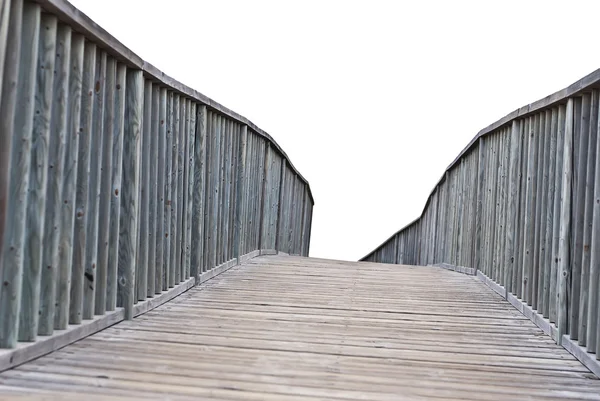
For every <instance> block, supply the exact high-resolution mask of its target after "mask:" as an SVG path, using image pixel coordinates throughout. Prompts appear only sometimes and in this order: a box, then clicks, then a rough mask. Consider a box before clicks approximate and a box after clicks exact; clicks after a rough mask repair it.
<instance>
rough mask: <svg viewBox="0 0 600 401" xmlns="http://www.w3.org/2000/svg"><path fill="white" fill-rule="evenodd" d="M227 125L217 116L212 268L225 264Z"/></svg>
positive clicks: (220, 116) (221, 117)
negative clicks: (224, 214)
mask: <svg viewBox="0 0 600 401" xmlns="http://www.w3.org/2000/svg"><path fill="white" fill-rule="evenodd" d="M226 125H227V120H226V119H225V118H224V117H223V116H222V115H218V116H217V144H218V146H217V149H216V152H217V153H216V154H217V157H216V186H217V188H218V192H217V193H216V202H217V203H216V205H215V213H216V214H215V230H216V231H215V237H216V241H215V250H214V253H215V256H214V261H213V265H212V267H216V266H219V265H220V264H221V263H222V262H223V237H222V235H221V233H222V232H223V212H224V210H223V203H224V202H223V200H224V194H225V185H224V182H225V174H224V166H225V146H226V140H227V136H226Z"/></svg>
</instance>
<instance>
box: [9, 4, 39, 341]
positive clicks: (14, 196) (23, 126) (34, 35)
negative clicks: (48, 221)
mask: <svg viewBox="0 0 600 401" xmlns="http://www.w3.org/2000/svg"><path fill="white" fill-rule="evenodd" d="M14 6H15V8H16V11H17V14H16V15H14V16H15V17H16V18H21V15H20V8H21V6H20V5H17V4H15V5H14ZM39 24H40V8H39V6H38V5H36V4H29V3H25V4H23V6H22V32H21V34H22V37H21V44H25V43H26V44H27V46H21V51H20V60H19V64H18V65H19V75H18V81H17V88H16V89H17V91H16V95H15V96H14V98H13V96H12V94H10V95H9V98H8V99H6V100H7V101H12V99H14V101H15V102H16V107H15V108H14V115H5V114H4V112H5V111H8V110H3V112H2V117H3V118H11V119H13V118H14V126H13V127H12V128H13V129H14V131H10V132H11V133H12V135H13V136H14V138H13V139H14V140H13V141H12V149H11V150H10V152H11V156H10V167H9V171H10V178H9V180H10V185H9V186H8V188H9V192H8V196H9V198H8V200H7V201H8V202H7V203H8V205H7V208H6V213H7V215H6V221H5V224H6V227H8V230H7V231H6V232H5V233H4V238H3V239H4V241H3V244H2V245H3V246H2V255H0V258H2V262H1V263H2V266H3V269H2V271H1V272H0V275H1V278H2V289H0V347H1V348H13V347H15V346H16V342H17V337H18V336H19V314H20V313H21V311H20V309H21V308H20V307H21V297H22V296H23V295H31V294H30V293H29V291H25V294H24V293H23V292H24V291H23V288H22V285H23V272H24V271H25V272H30V271H31V269H35V267H30V266H24V263H25V262H29V263H32V262H34V261H33V260H27V259H25V256H24V254H25V252H28V251H29V249H26V248H25V247H26V238H29V237H30V235H31V233H30V230H31V229H32V228H33V227H29V226H28V225H27V223H28V221H27V203H28V191H29V179H30V161H31V145H32V128H33V117H34V108H35V83H36V75H37V74H36V72H37V61H38V44H39V39H40V38H39V31H40V27H39ZM16 29H17V27H15V31H13V32H11V34H12V33H17V31H16ZM11 31H12V30H11ZM10 50H12V46H11V49H10ZM8 70H9V68H7V72H9V71H8ZM11 78H12V77H11ZM10 84H12V83H9V85H10ZM9 108H10V107H7V109H9ZM9 127H10V125H9ZM2 220H4V219H2ZM35 262H37V261H35ZM25 285H28V283H27V281H26V282H25ZM28 309H29V310H28V311H26V312H29V311H30V310H31V308H28ZM34 315H35V313H34ZM26 318H27V320H28V321H27V324H28V325H31V324H32V323H31V321H30V320H31V319H33V316H31V315H28V316H26Z"/></svg>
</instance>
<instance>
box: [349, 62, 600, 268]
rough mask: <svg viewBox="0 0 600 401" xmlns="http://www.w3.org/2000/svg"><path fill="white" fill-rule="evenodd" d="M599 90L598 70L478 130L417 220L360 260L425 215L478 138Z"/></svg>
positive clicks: (439, 182) (447, 169)
mask: <svg viewBox="0 0 600 401" xmlns="http://www.w3.org/2000/svg"><path fill="white" fill-rule="evenodd" d="M599 88H600V68H599V69H597V70H595V71H594V72H592V73H590V74H588V75H586V76H585V77H583V78H581V79H579V80H578V81H576V82H574V83H572V84H571V85H569V86H567V87H566V88H564V89H561V90H559V91H557V92H554V93H553V94H551V95H548V96H546V97H544V98H543V99H540V100H537V101H535V102H533V103H529V104H527V105H525V106H523V107H520V108H518V109H516V110H514V111H513V112H511V113H508V114H507V115H505V116H504V117H502V118H501V119H499V120H498V121H496V122H494V123H492V124H490V125H488V126H487V127H485V128H483V129H482V130H480V131H479V132H478V133H477V135H475V136H474V137H473V139H471V141H469V143H468V144H467V146H465V147H464V148H463V150H462V151H461V152H460V153H459V154H458V156H456V158H455V159H454V160H453V161H452V163H450V164H449V165H448V167H446V169H445V170H444V172H443V173H442V176H441V177H440V179H439V180H438V181H437V182H436V184H435V185H434V186H433V188H432V190H431V192H430V193H429V195H428V197H427V201H426V202H425V206H424V207H423V211H422V212H421V214H420V215H419V216H418V217H417V218H415V219H414V220H412V221H411V222H410V223H408V224H406V225H405V226H404V227H402V228H401V229H400V230H398V231H396V232H394V234H392V235H390V236H389V237H388V238H386V240H385V241H383V242H382V243H381V244H379V245H377V246H376V247H375V249H374V250H373V251H371V252H369V253H368V254H367V255H365V256H364V257H362V258H361V259H360V260H365V259H367V258H368V257H370V256H371V255H372V254H373V253H374V252H376V251H377V249H379V248H380V247H381V246H382V245H384V244H385V243H387V242H388V241H389V240H390V239H392V238H393V237H394V236H396V235H397V234H398V233H400V232H402V231H403V230H405V229H407V228H408V227H410V226H412V225H413V224H415V223H417V222H418V221H419V219H420V218H421V217H422V216H423V213H425V211H426V210H427V206H428V205H429V202H430V201H431V197H432V195H433V194H434V192H435V190H436V188H437V187H438V186H439V185H440V184H441V183H442V182H443V181H444V179H445V176H446V173H447V172H448V171H450V170H451V169H452V168H453V167H454V166H455V165H456V163H457V162H458V161H459V160H460V159H461V158H462V157H463V156H464V155H465V154H467V153H468V152H469V151H470V150H471V149H473V147H474V146H475V145H476V143H477V141H478V140H479V138H481V137H483V136H486V135H488V134H491V133H492V132H494V131H495V130H497V129H498V128H500V127H502V126H503V125H506V124H508V123H509V122H511V121H513V120H515V119H517V118H522V117H526V116H528V115H531V114H534V113H536V112H538V111H541V110H543V109H547V108H550V107H553V106H556V105H558V104H560V103H564V102H565V101H566V100H567V98H569V97H571V96H575V95H577V94H579V93H581V92H585V91H587V90H590V89H599Z"/></svg>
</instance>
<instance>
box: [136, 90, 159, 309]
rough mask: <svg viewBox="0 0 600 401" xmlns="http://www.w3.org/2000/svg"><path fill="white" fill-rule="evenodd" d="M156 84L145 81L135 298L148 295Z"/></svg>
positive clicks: (154, 160) (140, 298)
mask: <svg viewBox="0 0 600 401" xmlns="http://www.w3.org/2000/svg"><path fill="white" fill-rule="evenodd" d="M153 86H154V84H153V83H152V81H151V80H149V79H147V80H146V82H145V83H144V120H143V121H144V124H143V130H142V135H141V138H140V141H141V147H142V152H141V163H142V168H141V171H140V191H139V195H140V197H139V199H138V201H139V204H140V207H139V210H140V212H139V221H138V224H139V235H138V237H137V263H136V275H135V277H136V285H135V288H136V294H135V297H134V300H143V299H145V298H146V296H147V285H148V284H147V283H148V276H147V271H148V270H149V268H148V247H149V245H150V244H149V241H148V235H149V231H150V196H151V191H150V187H151V182H150V180H151V174H150V163H152V164H154V163H156V159H152V117H153V115H152V113H153V112H154V111H155V110H153V109H152V106H153V102H152V95H153V93H154V90H153V89H154V88H153Z"/></svg>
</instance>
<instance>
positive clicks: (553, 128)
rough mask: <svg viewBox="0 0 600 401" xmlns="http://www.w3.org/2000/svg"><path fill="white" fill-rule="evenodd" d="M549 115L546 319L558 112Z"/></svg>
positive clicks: (547, 315)
mask: <svg viewBox="0 0 600 401" xmlns="http://www.w3.org/2000/svg"><path fill="white" fill-rule="evenodd" d="M548 113H549V114H550V136H549V141H550V146H549V149H548V190H547V192H546V195H545V196H546V198H547V199H546V227H545V230H544V231H545V233H544V234H545V245H544V246H545V248H546V252H545V255H544V265H545V271H544V288H545V290H544V301H543V304H544V310H543V316H544V317H545V318H548V317H549V316H550V308H551V301H552V302H554V299H552V300H551V298H550V293H551V290H552V277H553V275H554V277H555V278H556V274H555V273H553V272H554V271H555V270H554V269H553V266H554V257H553V254H552V233H553V227H554V192H555V189H556V176H555V173H556V135H557V129H558V110H557V109H556V108H553V109H552V110H551V111H548Z"/></svg>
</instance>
